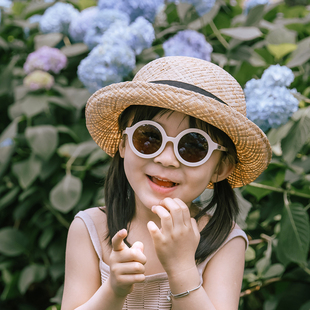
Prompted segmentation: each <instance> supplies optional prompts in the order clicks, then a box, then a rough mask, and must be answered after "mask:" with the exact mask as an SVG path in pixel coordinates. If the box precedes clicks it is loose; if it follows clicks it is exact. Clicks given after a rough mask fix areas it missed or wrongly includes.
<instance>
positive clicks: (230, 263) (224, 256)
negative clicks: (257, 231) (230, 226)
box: [148, 198, 245, 310]
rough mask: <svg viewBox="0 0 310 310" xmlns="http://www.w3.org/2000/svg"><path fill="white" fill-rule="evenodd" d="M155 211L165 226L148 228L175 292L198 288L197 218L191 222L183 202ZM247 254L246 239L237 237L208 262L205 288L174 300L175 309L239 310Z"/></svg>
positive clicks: (173, 201) (170, 202)
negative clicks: (196, 262)
mask: <svg viewBox="0 0 310 310" xmlns="http://www.w3.org/2000/svg"><path fill="white" fill-rule="evenodd" d="M163 206H164V207H163ZM153 212H154V213H156V214H157V215H158V216H159V217H160V218H161V223H162V227H161V229H158V227H157V226H156V225H155V224H154V223H153V222H150V223H148V228H149V231H150V234H151V235H152V238H153V241H154V246H155V248H156V252H157V255H158V258H159V260H160V261H161V263H162V265H163V267H164V268H165V270H166V272H167V274H168V279H169V284H170V288H171V291H172V293H173V294H179V293H183V292H185V291H187V290H191V289H193V288H196V287H197V286H198V285H199V283H200V277H199V273H198V270H197V267H196V265H195V257H194V256H195V251H196V248H197V245H198V242H199V238H198V239H197V232H198V234H199V231H198V228H197V224H196V222H195V221H194V219H190V214H189V211H188V207H187V206H186V205H185V204H184V203H183V202H182V201H181V200H179V199H171V198H166V199H164V201H163V202H162V206H155V207H154V208H153ZM181 215H182V216H181ZM197 240H198V242H197ZM244 253H245V243H244V240H243V239H242V238H234V239H233V240H231V241H230V242H228V243H227V244H226V245H224V246H223V247H222V248H221V249H220V250H219V251H218V252H217V253H216V255H215V256H214V257H213V258H212V259H211V261H210V262H209V263H208V265H207V267H206V269H205V271H204V273H203V281H204V282H203V286H202V287H201V288H199V289H198V290H195V291H193V292H191V293H190V294H189V295H187V296H185V297H182V298H173V297H172V307H173V309H175V310H176V309H177V310H183V309H191V310H195V309H199V310H202V309H208V310H215V309H216V310H236V309H238V303H239V295H240V289H241V283H242V276H243V268H244Z"/></svg>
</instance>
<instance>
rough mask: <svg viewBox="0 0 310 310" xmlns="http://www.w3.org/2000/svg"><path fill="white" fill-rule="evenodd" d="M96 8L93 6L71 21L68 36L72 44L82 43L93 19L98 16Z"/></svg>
mask: <svg viewBox="0 0 310 310" xmlns="http://www.w3.org/2000/svg"><path fill="white" fill-rule="evenodd" d="M98 11H99V9H98V7H96V6H93V7H90V8H87V9H85V10H83V11H82V12H80V13H79V14H78V15H77V16H76V17H75V18H73V19H72V21H71V23H70V26H69V35H70V38H71V39H72V40H73V41H74V42H83V40H84V37H85V34H86V32H87V30H88V29H89V28H90V27H91V25H92V22H93V19H94V18H95V17H96V15H97V14H98Z"/></svg>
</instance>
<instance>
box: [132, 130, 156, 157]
mask: <svg viewBox="0 0 310 310" xmlns="http://www.w3.org/2000/svg"><path fill="white" fill-rule="evenodd" d="M132 142H133V145H134V147H135V148H136V150H137V151H139V152H140V153H142V154H146V155H148V154H153V153H155V152H156V151H158V150H159V148H160V146H161V144H162V136H161V133H160V131H159V130H158V129H157V128H156V127H154V126H152V125H141V126H139V127H138V128H137V129H136V130H135V132H134V133H133V136H132Z"/></svg>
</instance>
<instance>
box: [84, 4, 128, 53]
mask: <svg viewBox="0 0 310 310" xmlns="http://www.w3.org/2000/svg"><path fill="white" fill-rule="evenodd" d="M118 20H120V21H123V22H125V23H127V24H129V16H128V15H127V14H126V13H123V12H121V11H118V10H114V9H106V10H102V11H99V12H98V13H97V14H96V16H95V17H94V18H93V22H92V23H91V26H90V28H89V29H88V30H87V32H86V34H85V37H84V43H85V44H86V45H87V46H88V47H89V49H93V48H94V47H95V46H96V45H98V44H99V43H100V41H101V37H102V35H103V34H104V32H105V31H107V30H108V29H109V27H110V26H111V25H112V24H113V23H114V22H116V21H118Z"/></svg>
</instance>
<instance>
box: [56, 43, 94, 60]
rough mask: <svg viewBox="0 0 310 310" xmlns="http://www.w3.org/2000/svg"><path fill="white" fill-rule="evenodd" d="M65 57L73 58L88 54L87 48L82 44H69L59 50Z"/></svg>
mask: <svg viewBox="0 0 310 310" xmlns="http://www.w3.org/2000/svg"><path fill="white" fill-rule="evenodd" d="M60 50H61V51H62V52H63V53H64V54H65V55H66V56H67V57H73V56H78V55H82V54H85V53H87V52H89V49H88V46H87V45H86V44H84V43H76V44H71V45H69V46H64V47H62V48H61V49H60Z"/></svg>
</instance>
